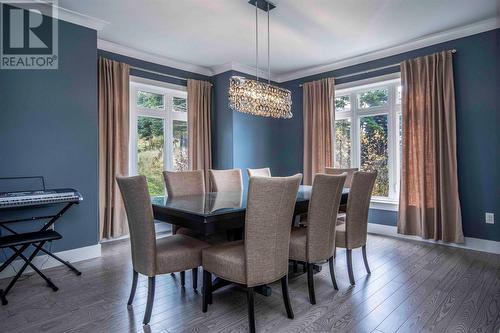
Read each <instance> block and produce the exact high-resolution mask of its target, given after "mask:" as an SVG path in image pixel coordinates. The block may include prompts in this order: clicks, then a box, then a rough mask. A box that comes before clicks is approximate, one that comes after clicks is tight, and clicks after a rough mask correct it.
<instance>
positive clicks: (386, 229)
mask: <svg viewBox="0 0 500 333" xmlns="http://www.w3.org/2000/svg"><path fill="white" fill-rule="evenodd" d="M368 233H370V234H377V235H384V236H392V237H398V238H404V239H411V240H416V241H420V242H427V243H433V244H441V245H446V246H452V247H459V248H462V249H468V250H474V251H481V252H488V253H494V254H500V242H496V241H491V240H487V239H479V238H472V237H465V243H464V244H453V243H445V242H442V241H434V240H430V239H422V238H420V237H418V236H407V235H401V234H398V229H397V227H396V226H392V225H383V224H375V223H368Z"/></svg>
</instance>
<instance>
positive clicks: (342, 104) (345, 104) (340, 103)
mask: <svg viewBox="0 0 500 333" xmlns="http://www.w3.org/2000/svg"><path fill="white" fill-rule="evenodd" d="M350 109H351V102H350V100H349V96H340V97H336V98H335V111H349V110H350Z"/></svg>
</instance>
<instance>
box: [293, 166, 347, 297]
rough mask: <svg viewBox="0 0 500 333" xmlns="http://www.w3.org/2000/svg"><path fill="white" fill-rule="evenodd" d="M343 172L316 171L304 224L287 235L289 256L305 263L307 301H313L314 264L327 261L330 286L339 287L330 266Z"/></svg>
mask: <svg viewBox="0 0 500 333" xmlns="http://www.w3.org/2000/svg"><path fill="white" fill-rule="evenodd" d="M346 176H347V175H346V174H345V173H344V174H341V175H338V176H337V175H326V174H317V175H316V176H315V177H314V182H313V185H312V191H311V199H310V200H309V209H308V216H307V220H308V223H307V228H303V227H298V228H292V233H291V236H290V260H294V261H295V262H297V261H299V262H302V263H305V264H306V265H307V285H308V288H309V301H310V302H311V304H316V295H315V293H314V279H313V273H314V272H313V266H314V264H315V263H320V262H325V261H328V263H329V265H330V277H331V279H332V284H333V288H334V289H335V290H338V287H337V281H336V280H335V272H334V268H333V260H334V258H333V252H334V250H335V229H336V224H337V212H338V209H339V204H340V199H341V198H342V188H343V186H344V182H345V178H346Z"/></svg>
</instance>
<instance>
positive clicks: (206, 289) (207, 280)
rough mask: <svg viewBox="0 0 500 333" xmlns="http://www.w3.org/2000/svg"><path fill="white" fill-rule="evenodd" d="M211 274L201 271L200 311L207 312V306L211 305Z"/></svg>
mask: <svg viewBox="0 0 500 333" xmlns="http://www.w3.org/2000/svg"><path fill="white" fill-rule="evenodd" d="M211 298H212V274H211V273H210V272H208V271H206V270H203V297H202V311H203V312H207V310H208V304H210V303H212V301H211Z"/></svg>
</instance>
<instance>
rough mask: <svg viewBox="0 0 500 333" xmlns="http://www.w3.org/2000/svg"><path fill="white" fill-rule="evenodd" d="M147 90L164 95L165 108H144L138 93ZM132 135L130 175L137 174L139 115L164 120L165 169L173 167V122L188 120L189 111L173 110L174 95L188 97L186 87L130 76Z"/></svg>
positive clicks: (130, 142)
mask: <svg viewBox="0 0 500 333" xmlns="http://www.w3.org/2000/svg"><path fill="white" fill-rule="evenodd" d="M139 91H146V92H151V93H155V94H161V95H163V101H164V107H165V108H164V109H150V108H143V107H139V106H138V105H137V93H138V92H139ZM129 95H130V98H129V99H130V136H129V175H137V174H138V173H137V162H138V161H137V160H138V157H137V153H138V152H137V119H138V117H141V116H145V117H153V118H159V119H162V120H163V131H164V135H163V138H164V140H165V141H164V153H163V159H164V160H163V169H164V170H172V169H173V146H172V142H173V136H172V135H173V131H172V129H173V122H174V120H181V121H186V122H187V112H176V111H174V110H173V102H172V100H173V97H181V98H186V100H187V90H186V87H183V86H178V85H173V84H169V83H165V82H160V81H155V80H149V79H144V78H139V77H135V76H131V77H130V91H129ZM186 105H187V103H186Z"/></svg>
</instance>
